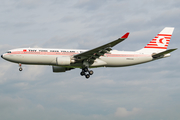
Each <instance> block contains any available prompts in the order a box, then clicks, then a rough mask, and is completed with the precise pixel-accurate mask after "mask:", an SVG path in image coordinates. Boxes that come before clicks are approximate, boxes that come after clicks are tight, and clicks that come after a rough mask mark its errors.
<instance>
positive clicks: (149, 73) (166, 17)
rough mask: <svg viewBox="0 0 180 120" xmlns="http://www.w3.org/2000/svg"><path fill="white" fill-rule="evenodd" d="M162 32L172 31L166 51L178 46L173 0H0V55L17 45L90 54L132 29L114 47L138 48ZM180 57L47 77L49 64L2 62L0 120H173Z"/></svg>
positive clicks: (179, 13) (177, 4) (179, 92)
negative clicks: (86, 73) (89, 73)
mask: <svg viewBox="0 0 180 120" xmlns="http://www.w3.org/2000/svg"><path fill="white" fill-rule="evenodd" d="M164 27H175V30H174V33H173V36H172V39H171V42H170V45H169V46H168V48H179V46H180V40H179V35H180V34H179V33H180V1H178V0H148V1H144V0H0V54H3V53H4V52H6V51H7V50H9V49H14V48H21V47H44V48H67V49H69V48H73V49H92V48H95V47H97V46H99V45H102V44H104V43H107V42H110V41H112V40H115V39H117V38H119V37H121V36H122V35H123V34H125V33H126V32H130V35H129V38H128V39H126V40H125V41H123V42H122V43H120V44H119V45H117V46H115V47H114V49H116V50H126V51H135V50H138V49H141V48H143V47H144V46H145V45H146V44H147V43H148V42H149V41H150V40H151V39H152V38H154V37H155V36H156V35H157V34H158V33H159V32H160V31H161V30H162V29H163V28H164ZM179 55H180V52H179V49H178V50H177V51H174V52H173V53H172V54H171V57H168V58H165V59H161V60H157V61H153V62H150V63H145V64H141V65H136V66H131V67H121V68H95V69H93V71H94V72H95V73H94V75H93V76H91V78H90V79H88V80H86V79H85V78H84V77H81V76H80V74H79V73H80V71H81V70H80V69H75V70H72V71H68V72H66V73H53V72H52V68H51V66H27V65H23V71H22V72H19V70H18V69H19V68H18V65H17V64H15V63H10V62H7V61H5V60H3V59H0V119H2V120H32V119H33V120H40V119H42V120H120V119H121V120H170V119H171V120H179V119H180V114H179V112H180V79H179V78H180V74H179V72H180V69H179V67H180V61H179V59H180V57H179Z"/></svg>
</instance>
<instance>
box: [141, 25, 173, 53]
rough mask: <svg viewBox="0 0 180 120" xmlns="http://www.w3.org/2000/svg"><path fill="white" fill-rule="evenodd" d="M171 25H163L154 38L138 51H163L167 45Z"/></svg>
mask: <svg viewBox="0 0 180 120" xmlns="http://www.w3.org/2000/svg"><path fill="white" fill-rule="evenodd" d="M173 31H174V28H173V27H165V28H164V29H163V30H162V31H161V32H160V33H159V34H158V35H157V36H156V37H155V38H154V39H152V40H151V41H150V42H149V43H148V44H147V45H146V46H145V47H144V48H143V49H141V50H139V51H138V52H145V53H153V52H162V51H165V50H166V49H167V47H168V45H169V42H170V39H171V36H172V33H173Z"/></svg>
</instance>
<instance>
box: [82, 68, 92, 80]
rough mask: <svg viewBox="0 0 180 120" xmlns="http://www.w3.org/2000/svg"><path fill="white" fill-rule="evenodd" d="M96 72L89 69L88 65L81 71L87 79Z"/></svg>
mask: <svg viewBox="0 0 180 120" xmlns="http://www.w3.org/2000/svg"><path fill="white" fill-rule="evenodd" d="M93 73H94V72H93V71H92V70H89V69H88V68H87V67H85V68H83V69H82V72H81V73H80V75H81V76H85V77H86V78H87V79H88V78H90V75H92V74H93Z"/></svg>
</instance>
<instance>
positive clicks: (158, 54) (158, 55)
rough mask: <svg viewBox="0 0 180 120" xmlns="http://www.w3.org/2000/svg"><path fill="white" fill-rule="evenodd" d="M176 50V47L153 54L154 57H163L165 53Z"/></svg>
mask: <svg viewBox="0 0 180 120" xmlns="http://www.w3.org/2000/svg"><path fill="white" fill-rule="evenodd" d="M174 50H177V48H175V49H169V50H166V51H163V52H160V53H157V54H154V55H152V57H153V58H161V57H164V55H166V54H168V53H170V52H172V51H174Z"/></svg>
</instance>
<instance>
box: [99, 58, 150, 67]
mask: <svg viewBox="0 0 180 120" xmlns="http://www.w3.org/2000/svg"><path fill="white" fill-rule="evenodd" d="M102 60H103V61H104V62H106V63H107V65H105V66H106V67H123V66H130V65H136V64H141V63H145V62H149V61H151V60H152V57H151V56H149V57H131V58H126V57H104V58H102Z"/></svg>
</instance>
